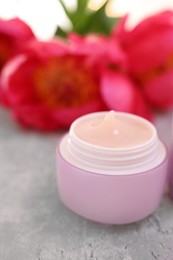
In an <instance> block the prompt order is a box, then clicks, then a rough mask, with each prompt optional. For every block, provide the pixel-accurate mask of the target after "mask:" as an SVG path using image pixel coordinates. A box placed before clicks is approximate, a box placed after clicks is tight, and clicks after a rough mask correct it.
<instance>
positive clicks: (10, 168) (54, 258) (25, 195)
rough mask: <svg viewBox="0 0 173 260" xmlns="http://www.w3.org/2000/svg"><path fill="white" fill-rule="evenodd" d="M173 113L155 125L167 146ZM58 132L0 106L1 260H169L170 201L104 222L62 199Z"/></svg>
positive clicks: (172, 246) (172, 249)
mask: <svg viewBox="0 0 173 260" xmlns="http://www.w3.org/2000/svg"><path fill="white" fill-rule="evenodd" d="M170 119H171V114H168V115H164V116H160V117H159V119H158V120H157V127H158V130H159V133H160V135H161V137H162V138H163V139H164V141H165V142H166V143H167V144H168V145H169V144H170V140H171V123H170V121H171V120H170ZM61 135H62V133H59V132H58V133H57V134H47V135H45V134H40V133H37V132H34V131H27V130H23V129H21V128H20V127H18V125H17V124H16V123H15V122H14V121H12V120H11V118H10V116H9V114H8V113H7V112H5V111H3V110H2V109H0V260H155V259H156V260H173V201H171V200H170V199H169V197H168V196H167V195H165V197H164V198H163V200H162V203H161V205H160V207H159V208H158V209H157V210H156V211H155V213H154V214H153V215H151V216H149V217H148V218H146V219H144V220H142V221H139V222H137V223H135V224H130V225H122V226H115V225H102V224H97V223H93V222H90V221H88V220H85V219H84V218H82V217H80V216H77V215H76V214H74V213H73V212H71V211H70V210H68V209H67V208H66V207H65V206H64V205H63V204H62V203H61V201H60V198H59V195H58V191H57V184H56V175H55V174H56V169H55V146H56V143H57V142H58V141H59V139H60V137H61Z"/></svg>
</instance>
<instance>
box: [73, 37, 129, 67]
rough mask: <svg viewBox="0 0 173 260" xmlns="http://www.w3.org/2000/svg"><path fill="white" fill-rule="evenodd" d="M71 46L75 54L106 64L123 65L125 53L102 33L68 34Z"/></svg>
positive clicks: (117, 44) (115, 42)
mask: <svg viewBox="0 0 173 260" xmlns="http://www.w3.org/2000/svg"><path fill="white" fill-rule="evenodd" d="M69 40H70V43H71V48H72V50H73V51H74V52H75V54H81V55H87V56H89V57H90V59H92V61H93V62H97V63H100V65H103V64H104V65H105V66H107V65H108V64H110V63H111V64H118V65H124V64H125V63H126V55H125V53H124V52H123V50H122V48H121V47H120V45H119V43H118V42H117V41H115V40H113V39H112V38H107V37H106V36H103V35H96V34H89V35H87V36H79V35H77V34H74V33H73V34H70V36H69Z"/></svg>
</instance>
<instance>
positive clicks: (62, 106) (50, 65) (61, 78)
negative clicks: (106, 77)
mask: <svg viewBox="0 0 173 260" xmlns="http://www.w3.org/2000/svg"><path fill="white" fill-rule="evenodd" d="M1 85H2V91H3V96H4V100H5V101H6V102H7V103H8V105H9V107H10V108H11V109H12V111H13V114H14V115H15V117H16V118H17V119H18V120H19V121H20V123H22V124H23V125H25V126H28V127H33V128H37V129H40V130H45V131H48V130H55V129H58V128H59V127H68V126H69V125H70V124H71V123H72V121H73V120H74V119H76V118H77V117H79V116H81V115H83V114H86V113H89V112H94V111H99V110H101V109H102V107H103V103H102V101H101V97H100V92H99V79H98V76H97V74H96V73H95V70H94V68H93V65H92V64H91V63H90V62H89V59H88V57H87V56H86V55H83V54H78V53H77V54H76V53H75V52H74V51H73V50H72V49H71V48H70V47H69V46H67V45H66V44H65V43H64V42H62V41H60V40H54V41H50V42H40V41H36V40H35V41H33V42H32V43H31V44H30V45H29V46H28V47H27V48H26V50H25V51H23V53H22V54H20V55H18V56H16V57H14V58H13V59H12V60H11V61H9V63H8V64H7V65H6V66H5V68H4V69H3V71H2V77H1Z"/></svg>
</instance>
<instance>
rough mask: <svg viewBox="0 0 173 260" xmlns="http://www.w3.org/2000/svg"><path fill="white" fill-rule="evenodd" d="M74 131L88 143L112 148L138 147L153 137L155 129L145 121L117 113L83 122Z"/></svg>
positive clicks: (113, 112) (87, 119) (109, 113)
mask: <svg viewBox="0 0 173 260" xmlns="http://www.w3.org/2000/svg"><path fill="white" fill-rule="evenodd" d="M74 131H75V133H76V135H77V136H78V137H79V138H80V139H81V140H83V141H85V142H87V143H90V144H93V145H98V146H103V147H111V148H129V147H134V146H138V145H141V144H144V143H146V142H148V141H149V140H150V139H151V138H152V136H153V127H151V125H150V124H149V123H148V122H147V121H145V120H144V119H142V118H140V117H133V116H131V117H127V115H126V114H123V113H122V114H119V113H116V112H115V111H110V112H108V113H106V115H104V114H101V115H100V114H98V116H95V117H92V118H86V119H85V120H81V121H79V122H78V123H77V124H76V126H75V128H74Z"/></svg>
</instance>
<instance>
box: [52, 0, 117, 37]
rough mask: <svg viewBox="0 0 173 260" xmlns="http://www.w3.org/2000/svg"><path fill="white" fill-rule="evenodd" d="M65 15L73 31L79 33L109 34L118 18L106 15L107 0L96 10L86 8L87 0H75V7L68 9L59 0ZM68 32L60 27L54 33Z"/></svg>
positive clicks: (60, 0) (64, 34)
mask: <svg viewBox="0 0 173 260" xmlns="http://www.w3.org/2000/svg"><path fill="white" fill-rule="evenodd" d="M59 2H60V3H61V5H62V7H63V9H64V11H65V13H66V15H67V16H68V18H69V20H70V21H71V23H72V30H71V31H73V32H77V33H79V34H86V33H92V32H94V33H104V34H109V33H110V32H111V29H112V27H113V26H114V25H115V24H116V22H117V21H118V19H117V18H116V17H115V18H110V17H107V15H106V13H105V8H106V6H107V4H108V2H109V0H107V1H106V2H105V3H104V4H103V5H102V6H101V7H100V9H98V10H97V11H95V12H94V11H91V10H90V9H88V8H87V6H88V0H77V9H76V10H75V11H70V10H68V8H67V7H66V6H65V4H64V2H63V0H59ZM67 34H68V32H64V31H63V30H62V29H61V28H58V29H57V32H56V35H59V36H63V37H64V36H66V35H67Z"/></svg>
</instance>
